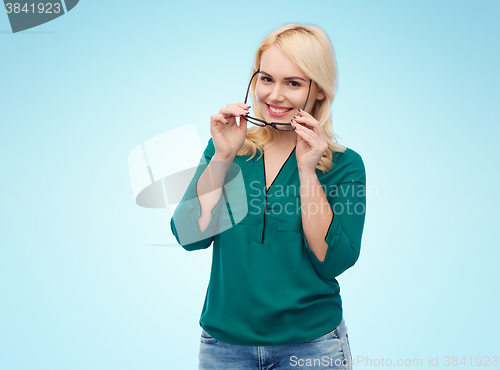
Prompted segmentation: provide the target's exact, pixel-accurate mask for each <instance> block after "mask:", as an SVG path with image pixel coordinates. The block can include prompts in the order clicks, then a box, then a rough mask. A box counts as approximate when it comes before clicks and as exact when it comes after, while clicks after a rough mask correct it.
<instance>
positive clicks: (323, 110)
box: [237, 24, 345, 173]
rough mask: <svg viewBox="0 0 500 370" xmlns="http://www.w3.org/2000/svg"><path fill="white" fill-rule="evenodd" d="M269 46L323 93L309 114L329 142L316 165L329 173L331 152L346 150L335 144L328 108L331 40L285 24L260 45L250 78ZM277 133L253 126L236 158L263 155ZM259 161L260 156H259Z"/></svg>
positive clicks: (315, 30) (332, 82)
mask: <svg viewBox="0 0 500 370" xmlns="http://www.w3.org/2000/svg"><path fill="white" fill-rule="evenodd" d="M272 45H274V46H276V47H277V48H278V49H279V50H280V51H281V52H282V53H283V54H284V55H286V56H287V57H288V58H290V60H292V62H293V63H295V65H296V66H297V67H298V68H300V69H301V70H302V71H303V72H304V74H305V75H306V76H307V77H308V78H310V79H312V80H313V81H315V82H316V83H317V85H318V87H319V89H320V90H321V91H323V93H324V94H325V98H324V99H322V100H316V102H315V104H314V106H313V109H312V111H311V115H312V116H313V117H314V118H316V119H317V120H318V122H319V124H320V125H321V127H322V128H323V130H324V132H325V134H326V137H327V139H328V149H327V150H326V151H325V153H324V154H323V156H322V158H321V159H320V161H319V162H318V164H317V165H316V168H317V169H319V170H321V171H322V172H323V173H325V172H330V171H331V170H332V168H333V166H332V159H333V154H334V152H343V151H344V150H345V148H344V147H343V146H341V145H339V144H338V141H337V137H336V135H335V134H334V132H333V128H332V112H331V106H332V103H333V98H334V97H335V91H336V88H337V61H336V58H335V52H334V50H333V45H332V42H331V41H330V38H329V37H328V35H327V34H326V32H325V31H323V30H322V29H321V28H320V27H318V26H315V25H300V24H287V25H284V26H282V27H280V28H278V29H276V30H274V31H273V32H271V33H270V34H269V35H268V36H267V37H266V38H264V40H263V41H262V42H261V43H260V45H259V48H258V49H257V52H256V53H255V60H254V65H253V68H252V71H251V73H250V76H252V75H253V74H254V73H255V72H256V71H257V70H258V69H259V68H260V61H261V58H262V53H264V51H266V50H267V49H268V48H269V47H271V46H272ZM256 84H257V79H256V78H254V80H253V81H252V84H251V86H250V92H251V97H252V100H253V102H254V106H255V86H256ZM254 114H255V116H256V117H257V118H260V119H264V117H262V115H261V114H260V112H259V110H258V109H255V110H254ZM278 135H279V134H278V132H276V130H275V129H274V128H272V127H270V126H265V127H259V126H255V127H252V128H249V129H248V130H247V134H246V137H245V142H244V143H243V146H242V147H241V149H240V150H239V151H238V154H237V155H251V156H250V158H249V159H248V160H250V159H252V158H253V157H254V156H255V155H256V153H257V150H259V151H260V156H262V154H263V152H262V148H263V147H264V145H265V144H273V143H274V142H275V141H276V140H277V139H278ZM259 158H260V157H259Z"/></svg>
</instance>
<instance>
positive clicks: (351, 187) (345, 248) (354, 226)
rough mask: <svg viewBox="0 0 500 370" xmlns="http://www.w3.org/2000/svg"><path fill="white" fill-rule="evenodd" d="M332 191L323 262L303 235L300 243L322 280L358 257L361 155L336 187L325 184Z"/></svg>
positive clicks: (363, 190) (362, 187) (362, 192)
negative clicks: (329, 221)
mask: <svg viewBox="0 0 500 370" xmlns="http://www.w3.org/2000/svg"><path fill="white" fill-rule="evenodd" d="M327 189H328V192H329V193H330V194H333V195H332V196H331V197H328V195H327V198H329V200H328V202H329V204H330V208H332V211H333V218H332V222H331V223H330V226H329V228H328V232H327V234H326V236H325V239H324V240H325V242H326V243H327V244H328V248H327V250H326V255H325V258H324V260H323V262H320V261H319V260H318V258H317V257H316V255H315V254H314V252H313V251H312V250H311V248H310V247H309V245H308V244H307V241H306V238H305V236H303V246H304V247H305V248H306V250H307V251H308V253H309V257H310V258H311V262H312V264H313V266H314V268H315V270H316V272H317V273H318V275H319V276H321V277H322V278H323V279H325V280H333V279H335V277H337V276H339V275H340V274H342V273H343V272H344V271H345V270H347V269H348V268H350V267H352V266H353V265H354V264H355V263H356V261H357V260H358V257H359V254H360V249H361V237H362V234H363V227H364V223H365V213H366V174H365V166H364V163H363V160H362V158H361V156H359V155H358V156H357V158H356V160H355V161H354V162H353V163H352V164H351V165H350V166H349V167H348V169H347V171H346V174H345V175H344V177H343V179H342V180H341V182H340V184H339V185H338V186H330V187H327Z"/></svg>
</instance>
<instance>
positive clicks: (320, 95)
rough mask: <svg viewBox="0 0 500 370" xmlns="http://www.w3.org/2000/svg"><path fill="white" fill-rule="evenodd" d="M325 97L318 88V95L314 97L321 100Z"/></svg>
mask: <svg viewBox="0 0 500 370" xmlns="http://www.w3.org/2000/svg"><path fill="white" fill-rule="evenodd" d="M324 98H325V94H324V93H323V91H321V90H319V92H318V96H317V97H316V100H323V99H324Z"/></svg>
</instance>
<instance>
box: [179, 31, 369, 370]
mask: <svg viewBox="0 0 500 370" xmlns="http://www.w3.org/2000/svg"><path fill="white" fill-rule="evenodd" d="M336 86H337V69H336V60H335V54H334V50H333V47H332V44H331V41H330V39H329V37H328V35H327V34H326V33H325V32H324V31H323V30H322V29H321V28H319V27H317V26H313V25H308V26H305V25H298V24H289V25H285V26H283V27H280V28H278V29H277V30H275V31H274V32H272V33H271V34H270V35H268V36H267V37H266V38H265V39H264V40H263V41H262V43H261V44H260V46H259V48H258V50H257V52H256V55H255V61H254V65H253V68H252V73H251V79H250V84H249V89H248V90H247V95H248V92H249V91H250V93H251V94H250V96H251V97H252V100H253V114H250V110H249V108H250V106H249V105H247V104H245V103H246V102H245V103H236V104H228V105H227V106H226V107H224V108H222V109H221V110H220V111H219V113H218V114H215V115H213V116H212V117H211V120H210V132H211V135H212V138H211V139H210V140H209V141H208V145H207V147H206V149H205V152H204V155H203V157H202V159H201V162H200V166H199V167H198V169H197V171H196V173H195V176H194V177H193V180H192V181H191V183H190V185H189V187H188V189H187V191H186V193H185V194H184V197H183V199H182V200H181V202H180V204H179V205H178V206H177V208H176V210H175V212H174V216H173V217H172V220H171V223H170V225H171V229H172V232H173V234H174V235H175V237H176V239H177V241H178V242H179V244H181V245H182V247H183V248H184V249H186V250H188V251H192V250H198V249H204V248H208V247H209V246H210V245H211V244H212V242H213V260H212V270H211V275H210V282H209V286H208V289H207V294H206V297H205V303H204V305H203V310H202V314H201V318H200V322H199V323H200V326H201V327H202V332H201V338H200V341H201V343H200V353H199V368H200V369H245V370H250V369H297V368H307V369H350V368H351V360H352V358H351V353H350V347H349V341H348V333H347V327H346V324H345V320H344V319H343V311H342V300H341V297H340V287H339V284H338V282H337V280H336V277H337V276H339V275H340V274H342V273H343V272H344V271H345V270H347V269H348V268H350V267H351V266H353V265H354V263H355V262H356V261H357V259H358V257H359V253H360V248H361V237H362V232H363V227H364V221H365V208H366V197H365V185H366V175H365V168H364V164H363V160H362V158H361V156H360V155H359V154H358V153H356V152H355V151H354V150H352V149H350V148H346V147H344V146H341V145H339V144H338V143H337V140H336V138H335V136H334V134H333V129H332V119H331V106H332V102H333V98H334V93H335V89H336ZM237 119H238V120H239V124H238V122H237ZM248 123H253V124H254V125H253V126H252V127H251V128H249V129H248V130H247V126H248ZM257 151H259V152H260V155H259V156H257V155H256V154H257ZM205 163H208V165H205ZM235 165H237V166H236V167H237V168H238V170H237V172H239V174H240V177H241V178H242V179H243V186H242V187H240V188H239V189H238V186H236V188H235V187H234V186H233V187H232V190H235V189H236V191H238V190H239V191H240V194H241V190H244V191H243V194H244V195H246V196H245V197H244V198H246V199H241V198H240V199H239V200H238V201H231V202H229V200H230V199H235V197H234V196H233V197H231V196H229V195H230V194H228V192H230V190H231V187H230V186H227V185H228V183H229V180H228V177H230V178H231V180H234V179H235V176H234V173H232V174H231V176H229V173H230V172H231V171H232V170H231V168H234V166H235ZM233 172H234V171H233ZM231 183H234V181H233V182H231ZM233 195H234V193H233ZM242 204H243V205H242ZM228 206H229V207H228ZM226 207H227V208H226ZM227 209H229V211H226V214H227V212H229V219H230V221H231V224H230V225H231V227H225V228H221V224H223V223H224V222H225V221H227V217H226V216H223V214H224V211H225V210H227ZM224 217H226V219H225V221H224V220H223V218H224ZM233 225H234V226H233Z"/></svg>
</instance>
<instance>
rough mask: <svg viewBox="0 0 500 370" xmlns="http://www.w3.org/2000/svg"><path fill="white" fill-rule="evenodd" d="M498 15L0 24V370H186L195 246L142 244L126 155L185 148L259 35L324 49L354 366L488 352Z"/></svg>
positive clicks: (213, 5)
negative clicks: (308, 28) (350, 228)
mask: <svg viewBox="0 0 500 370" xmlns="http://www.w3.org/2000/svg"><path fill="white" fill-rule="evenodd" d="M499 14H500V3H499V2H497V1H478V2H476V3H474V2H472V1H439V2H436V1H429V0H425V1H411V2H410V1H400V0H398V1H347V0H343V1H309V2H307V3H306V2H305V1H300V2H298V1H273V2H268V1H252V2H246V3H243V2H242V3H235V2H230V1H224V2H223V1H217V2H201V1H199V2H187V3H185V4H184V5H181V3H177V4H172V3H171V2H166V1H142V2H137V1H135V2H133V1H108V2H91V1H81V2H80V3H79V4H78V5H77V6H76V7H75V8H74V9H73V10H72V11H71V12H69V13H68V14H66V15H64V16H63V17H60V18H58V19H56V20H54V21H52V22H49V23H46V24H43V25H41V26H39V27H36V28H33V29H31V30H27V31H24V32H20V33H18V34H12V32H11V30H10V25H9V23H8V18H7V14H6V13H3V12H0V67H1V68H0V74H1V79H0V148H1V149H0V150H1V152H0V153H1V155H0V169H1V172H0V173H1V175H0V176H1V178H0V187H1V192H0V245H1V247H0V248H1V249H0V302H1V304H0V368H2V369H165V368H166V369H195V368H197V364H198V351H199V335H200V332H201V328H200V326H199V324H198V319H199V315H200V313H201V309H202V305H203V300H204V295H205V290H206V288H207V285H208V278H209V271H210V263H211V248H209V249H208V250H205V251H197V252H191V253H189V252H186V251H184V250H183V249H182V248H181V247H177V248H168V247H152V246H148V245H147V244H146V243H145V241H144V238H143V235H142V232H141V229H140V228H139V227H138V221H137V213H136V207H137V206H136V205H135V201H134V198H133V194H132V189H131V185H130V178H129V172H128V162H127V158H128V154H129V153H130V151H131V150H132V149H133V148H135V147H136V146H137V145H140V144H141V143H142V142H144V141H145V140H147V139H149V138H152V137H154V136H156V135H159V134H161V133H163V132H165V131H168V130H171V129H173V128H176V127H181V126H184V125H187V124H192V123H195V124H196V125H197V128H198V131H199V132H200V140H201V142H202V143H203V145H205V144H206V142H207V141H208V139H209V137H210V131H209V117H210V115H212V114H215V113H217V112H218V111H219V109H220V108H221V107H223V106H225V105H226V104H228V103H235V102H240V101H243V99H244V93H245V89H246V86H247V83H248V77H249V73H250V68H251V65H252V60H253V56H254V52H255V50H256V48H257V46H258V45H259V43H260V41H261V40H262V38H263V37H265V36H266V35H267V34H268V33H269V32H271V31H272V30H274V29H275V28H277V27H279V26H282V25H283V24H286V23H292V22H297V23H303V24H311V23H312V24H316V25H319V26H320V27H322V28H323V29H324V30H325V31H326V32H327V33H328V34H329V36H330V38H331V40H332V42H333V44H334V47H335V51H336V53H337V60H338V65H339V89H338V92H337V97H336V100H335V102H334V105H333V108H334V117H333V125H334V130H335V132H336V133H337V134H339V135H340V140H339V142H340V143H341V144H343V145H345V146H348V147H350V148H352V149H353V150H355V151H357V152H358V153H359V154H361V156H362V157H363V160H364V162H365V166H366V172H367V186H368V187H369V193H368V197H367V217H366V226H365V230H364V234H363V243H362V249H361V256H360V259H359V260H358V262H357V263H356V265H355V266H354V267H353V268H351V269H350V270H348V271H346V272H345V273H344V274H343V275H341V276H340V277H339V279H338V280H339V282H340V286H341V294H342V298H343V305H344V318H345V320H346V324H347V326H348V329H349V340H350V345H351V350H352V355H353V357H354V359H360V358H364V359H366V358H370V359H372V360H375V359H379V360H380V359H381V358H382V357H383V358H384V361H387V359H391V360H392V361H393V365H394V364H396V361H397V360H398V359H403V361H404V360H407V359H410V360H413V359H422V360H423V365H424V367H426V365H427V362H428V359H429V357H431V358H436V356H438V357H439V368H448V369H449V368H450V367H456V366H444V356H458V357H459V359H461V358H462V357H464V356H465V357H466V359H467V361H470V360H469V357H471V356H472V357H473V363H474V361H475V357H476V356H483V360H484V359H485V357H484V356H490V357H491V356H498V355H500V353H499V351H498V348H500V346H499V341H498V336H497V335H498V332H499V330H500V325H499V320H498V311H499V299H498V282H499V281H500V280H499V272H498V261H499V257H500V252H499V243H498V241H497V231H498V229H497V223H498V217H497V216H495V215H496V213H497V210H498V206H499V195H498V194H499V192H498V189H497V186H498V182H499V172H498V164H497V161H498V158H499V154H500V153H499V152H500V151H499V149H498V148H499V146H498V142H497V141H498V137H499V134H500V129H499V121H500V114H499V113H500V111H499V109H498V100H499V97H500V94H499V93H498V88H499V85H500V78H499V76H500V74H499V70H498V66H499V62H500V52H499V50H500V48H499V46H500V41H499V38H498V35H499V34H500V22H498V19H499ZM297 273H300V272H299V271H298V272H297ZM495 292H496V293H495ZM358 356H360V357H358ZM358 365H363V363H361V362H358ZM450 365H451V364H450ZM490 365H493V362H492V361H490ZM374 366H375V363H373V366H372V367H374ZM359 367H363V366H359ZM435 368H437V367H435Z"/></svg>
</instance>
